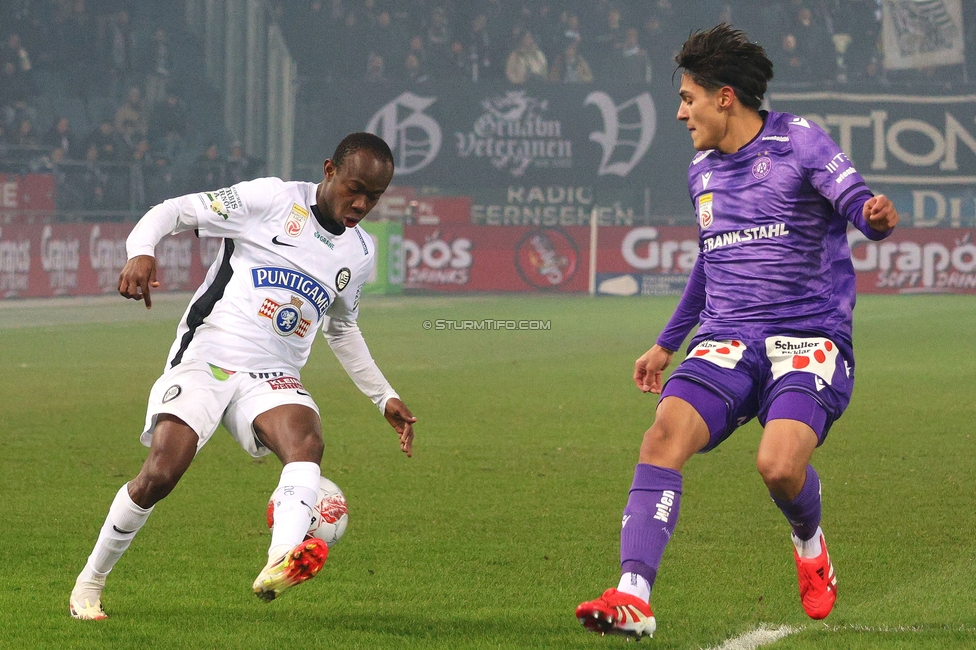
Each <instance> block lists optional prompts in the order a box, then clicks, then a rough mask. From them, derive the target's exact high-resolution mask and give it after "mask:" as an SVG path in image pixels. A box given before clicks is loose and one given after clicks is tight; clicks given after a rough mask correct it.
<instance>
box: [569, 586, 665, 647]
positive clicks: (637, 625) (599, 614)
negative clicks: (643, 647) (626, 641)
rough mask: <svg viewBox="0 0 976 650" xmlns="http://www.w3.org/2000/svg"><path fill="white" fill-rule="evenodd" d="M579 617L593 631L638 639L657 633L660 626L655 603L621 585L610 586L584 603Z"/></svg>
mask: <svg viewBox="0 0 976 650" xmlns="http://www.w3.org/2000/svg"><path fill="white" fill-rule="evenodd" d="M576 618H577V619H579V622H580V623H582V624H583V627H585V628H586V629H587V630H589V631H590V632H597V633H599V634H620V635H623V636H629V637H631V638H635V639H638V640H640V638H641V637H645V636H647V637H650V636H654V630H655V629H657V621H655V620H654V613H653V612H652V611H651V606H650V605H649V604H648V603H645V602H644V601H643V600H641V599H640V598H638V597H637V596H632V595H631V594H628V593H624V592H623V591H618V590H617V589H607V590H606V591H604V592H603V595H602V596H600V597H599V598H597V599H596V600H588V601H586V602H585V603H580V605H579V607H577V608H576Z"/></svg>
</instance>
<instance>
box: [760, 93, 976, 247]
mask: <svg viewBox="0 0 976 650" xmlns="http://www.w3.org/2000/svg"><path fill="white" fill-rule="evenodd" d="M770 104H771V106H772V108H773V109H774V110H777V111H785V112H788V113H795V114H797V115H801V116H803V117H805V118H807V119H809V120H812V121H815V122H816V123H817V124H819V125H820V126H822V127H823V128H824V129H826V130H827V131H828V132H829V133H830V135H831V137H832V138H833V139H834V141H835V142H837V144H838V145H840V148H841V149H843V150H844V152H845V153H846V154H847V155H848V156H849V157H850V159H851V161H852V162H853V163H854V166H855V167H856V168H857V171H858V172H859V173H860V174H861V176H863V177H864V180H865V181H867V184H868V186H870V188H871V189H872V190H873V191H874V192H875V194H885V195H886V196H888V197H889V198H890V199H891V200H892V201H893V202H894V204H895V207H896V208H897V209H898V213H899V215H900V216H901V222H902V224H903V225H905V226H918V227H933V226H934V227H950V228H959V227H972V226H976V95H946V96H930V97H923V96H909V95H867V94H863V95H862V94H852V93H835V92H809V93H776V92H774V93H772V94H771V95H770Z"/></svg>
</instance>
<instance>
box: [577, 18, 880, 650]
mask: <svg viewBox="0 0 976 650" xmlns="http://www.w3.org/2000/svg"><path fill="white" fill-rule="evenodd" d="M675 61H676V62H677V64H678V68H679V69H680V70H681V72H682V75H681V88H680V90H679V95H680V97H681V102H680V105H679V107H678V114H677V118H678V119H679V120H680V121H682V122H684V123H685V125H686V126H687V128H688V131H689V133H690V134H691V139H692V142H693V144H694V147H695V149H697V150H698V152H699V153H698V154H697V155H696V156H695V157H694V159H693V160H692V162H691V165H690V166H689V170H688V189H689V191H690V194H691V199H692V201H693V204H694V206H695V210H696V213H697V217H698V225H699V245H700V253H699V256H698V260H697V262H696V263H695V266H694V268H693V270H692V272H691V276H690V278H689V281H688V286H687V288H686V289H685V292H684V294H683V296H682V298H681V301H680V302H679V304H678V306H677V308H676V309H675V312H674V314H673V315H672V316H671V319H670V321H669V322H668V324H667V326H666V327H665V329H664V331H663V332H662V333H661V335H660V336H659V337H658V339H657V344H656V345H654V347H652V348H651V349H650V350H648V351H647V352H646V353H645V354H644V355H643V356H642V357H641V358H640V359H638V360H637V363H636V365H635V368H634V382H635V383H636V384H637V387H638V388H639V389H640V390H641V391H643V392H645V393H646V392H651V393H658V394H660V395H661V399H660V401H659V403H658V406H657V413H656V417H655V420H654V423H653V425H652V426H651V428H650V429H648V430H647V432H646V433H645V434H644V439H643V442H642V444H641V448H640V456H639V462H638V465H637V467H636V469H635V472H634V480H633V484H632V486H631V489H630V497H629V499H628V502H627V506H626V508H625V509H624V516H623V526H622V529H621V534H620V561H621V573H622V575H621V578H620V582H619V584H618V585H617V587H616V588H615V589H608V590H607V591H606V592H604V593H603V595H602V596H601V597H600V598H597V599H596V600H592V601H587V602H584V603H582V604H580V605H579V607H577V609H576V616H577V618H578V619H579V620H580V622H581V623H582V624H583V625H584V626H585V627H586V629H588V630H591V631H594V632H600V633H617V634H624V635H628V636H633V637H638V638H640V637H641V636H650V635H652V634H653V632H654V630H655V627H656V623H655V619H654V615H653V613H652V611H651V607H650V602H649V601H650V593H651V587H652V585H653V584H654V578H655V577H656V575H657V571H658V567H659V565H660V562H661V557H662V555H663V553H664V547H665V545H666V544H667V543H668V540H669V539H670V537H671V534H672V532H673V531H674V528H675V524H676V523H677V519H678V509H679V506H680V502H681V494H682V475H681V469H682V467H683V466H684V464H685V463H686V462H687V461H688V460H689V459H690V458H691V457H692V456H693V455H694V454H695V453H698V452H706V451H709V450H711V449H714V448H715V447H716V446H718V445H719V444H720V443H721V442H722V441H723V440H725V439H726V438H727V437H728V436H729V435H731V434H732V432H733V431H735V429H736V428H738V427H739V426H741V425H743V424H744V423H746V422H747V421H749V420H751V419H752V418H754V417H758V418H759V422H760V424H762V426H763V433H762V438H761V440H760V443H759V451H758V454H757V459H756V467H757V469H758V470H759V474H760V476H761V477H762V480H763V482H764V483H765V484H766V487H767V488H768V490H769V493H770V496H771V497H772V499H773V502H774V503H775V504H776V505H777V506H778V507H779V509H780V510H781V511H782V512H783V514H784V515H785V516H786V519H787V521H788V522H789V524H790V526H791V527H792V529H793V532H792V540H793V546H794V558H795V560H796V566H797V574H798V578H799V587H800V600H801V602H802V605H803V609H804V610H805V611H806V613H807V615H809V616H810V617H811V618H814V619H822V618H824V617H825V616H827V615H828V614H829V613H830V610H831V609H832V608H833V605H834V601H835V600H836V596H837V591H836V589H837V579H836V577H835V575H834V570H833V566H832V565H831V562H830V557H829V556H828V555H827V547H826V544H825V542H824V537H823V533H822V531H821V529H820V479H819V478H818V476H817V473H816V471H814V469H813V467H812V466H811V465H810V458H811V456H812V454H813V450H814V449H815V448H816V447H818V446H819V445H820V444H821V443H823V441H824V439H825V438H826V437H827V432H828V431H829V430H830V426H831V425H832V424H833V423H834V422H835V421H836V420H837V419H838V418H839V417H840V416H841V414H842V413H843V412H844V409H845V407H846V406H847V404H848V402H849V400H850V396H851V390H852V388H853V384H854V356H853V353H852V334H851V329H852V327H851V326H852V311H853V308H854V298H855V290H854V284H855V276H854V269H853V266H852V264H851V259H850V249H849V247H848V244H847V226H848V223H851V224H853V225H854V226H855V227H856V228H857V229H858V230H860V231H861V232H862V233H864V235H865V236H867V237H868V238H870V239H872V240H879V239H883V238H884V237H886V236H887V235H888V234H889V233H890V232H891V230H892V228H894V226H895V225H896V224H897V223H898V213H897V212H896V211H895V209H894V207H893V205H892V203H891V201H890V200H889V199H888V198H886V197H885V196H883V195H877V196H875V195H873V194H872V192H871V191H870V190H869V189H868V187H867V185H865V183H864V180H863V179H862V178H861V176H860V175H859V174H858V173H857V171H856V170H855V169H854V167H853V166H852V164H851V161H850V160H848V158H847V156H846V155H845V154H844V153H843V152H842V151H841V150H840V148H839V147H838V146H837V145H836V144H835V143H834V142H833V141H832V140H831V139H830V137H829V136H828V135H827V134H826V133H825V132H824V131H823V130H822V129H821V128H819V127H818V126H817V125H816V124H814V123H812V122H809V121H807V120H805V119H804V118H802V117H797V116H795V115H789V114H786V113H776V112H773V111H764V110H760V105H761V102H762V98H763V95H764V94H765V92H766V83H767V82H768V81H769V80H770V79H772V77H773V66H772V63H771V62H770V61H769V59H768V58H767V56H766V54H765V52H764V51H763V49H762V47H760V46H759V45H757V44H754V43H750V42H749V40H748V38H747V37H746V35H745V34H744V33H742V32H741V31H738V30H735V29H733V28H732V27H730V26H729V25H727V24H721V25H719V26H717V27H715V28H713V29H711V30H710V31H705V32H701V31H700V32H697V33H695V34H693V35H692V36H691V37H690V38H689V39H688V40H687V41H686V42H685V44H684V46H683V47H682V49H681V52H680V53H679V54H678V55H677V56H676V57H675ZM695 325H698V326H699V327H698V332H697V333H696V334H695V336H694V337H693V338H692V340H691V343H690V345H689V349H688V355H687V356H686V358H685V359H684V361H682V362H681V363H680V364H679V365H678V367H677V368H676V369H675V370H674V372H673V373H672V374H671V376H670V378H669V379H668V381H667V382H666V383H664V384H663V386H662V372H663V371H664V369H665V368H667V366H668V364H669V363H670V362H671V357H672V355H673V354H674V352H675V351H676V350H677V349H678V348H679V347H680V346H681V344H682V342H683V341H684V339H685V337H686V336H687V335H688V334H689V333H690V332H691V330H692V329H693V328H694V326H695Z"/></svg>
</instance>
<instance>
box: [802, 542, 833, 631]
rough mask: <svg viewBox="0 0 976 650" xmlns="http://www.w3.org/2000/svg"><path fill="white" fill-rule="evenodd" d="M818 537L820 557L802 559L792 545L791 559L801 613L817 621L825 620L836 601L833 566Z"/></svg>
mask: <svg viewBox="0 0 976 650" xmlns="http://www.w3.org/2000/svg"><path fill="white" fill-rule="evenodd" d="M818 534H819V535H820V555H818V556H817V557H815V558H802V557H800V555H799V553H797V552H796V548H795V545H794V548H793V558H794V559H795V560H796V575H797V578H798V579H799V582H800V602H801V603H802V604H803V611H805V612H806V613H807V616H809V617H810V618H812V619H814V620H817V621H819V620H820V619H822V618H826V617H827V614H829V613H830V610H832V609H833V608H834V602H835V601H836V600H837V576H836V575H835V574H834V565H833V564H831V563H830V555H828V554H827V542H825V541H824V536H823V533H822V532H819V531H818Z"/></svg>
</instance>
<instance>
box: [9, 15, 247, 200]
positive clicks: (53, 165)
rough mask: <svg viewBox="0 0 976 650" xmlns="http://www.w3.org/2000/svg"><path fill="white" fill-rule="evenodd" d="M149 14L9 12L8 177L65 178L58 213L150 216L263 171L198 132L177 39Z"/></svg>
mask: <svg viewBox="0 0 976 650" xmlns="http://www.w3.org/2000/svg"><path fill="white" fill-rule="evenodd" d="M172 4H173V5H174V7H175V8H176V9H177V10H179V9H180V8H179V7H176V5H179V4H181V3H172ZM139 8H140V7H139V4H138V3H133V2H129V1H126V0H5V1H4V2H3V3H0V34H2V38H3V41H2V48H0V73H2V76H0V173H15V174H23V173H49V174H52V175H54V177H55V181H56V188H57V189H56V196H57V206H58V209H59V210H62V211H79V210H80V211H89V210H97V211H99V212H102V213H106V212H107V213H111V212H124V211H140V210H144V209H145V208H147V207H148V206H150V205H153V204H155V203H158V202H159V201H162V200H163V199H165V198H168V197H171V196H175V195H179V194H182V193H184V192H190V191H197V190H202V189H213V188H216V187H221V186H225V185H228V184H231V183H234V182H238V181H241V180H245V179H247V178H254V177H255V176H256V175H259V173H260V171H261V166H262V165H261V161H259V160H253V159H251V158H250V157H248V156H247V155H246V154H245V153H244V151H243V149H242V147H241V144H240V143H239V142H231V143H229V145H228V146H226V148H225V149H224V151H221V150H220V148H218V144H217V143H216V142H213V141H204V140H202V134H201V133H200V130H199V129H198V130H193V129H191V124H190V119H189V110H188V107H187V105H186V103H185V101H184V99H183V97H182V96H181V94H182V92H183V91H184V90H185V89H186V85H185V84H181V83H180V81H179V75H178V74H177V73H178V72H179V71H178V70H175V69H174V44H173V42H172V39H171V37H170V34H169V32H168V31H167V29H165V28H164V27H161V26H158V25H154V24H152V23H151V21H149V20H143V21H142V22H141V23H138V22H137V21H135V20H133V13H134V10H135V11H137V10H138V9H139ZM177 16H179V17H180V18H181V14H177ZM194 95H196V93H194Z"/></svg>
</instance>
